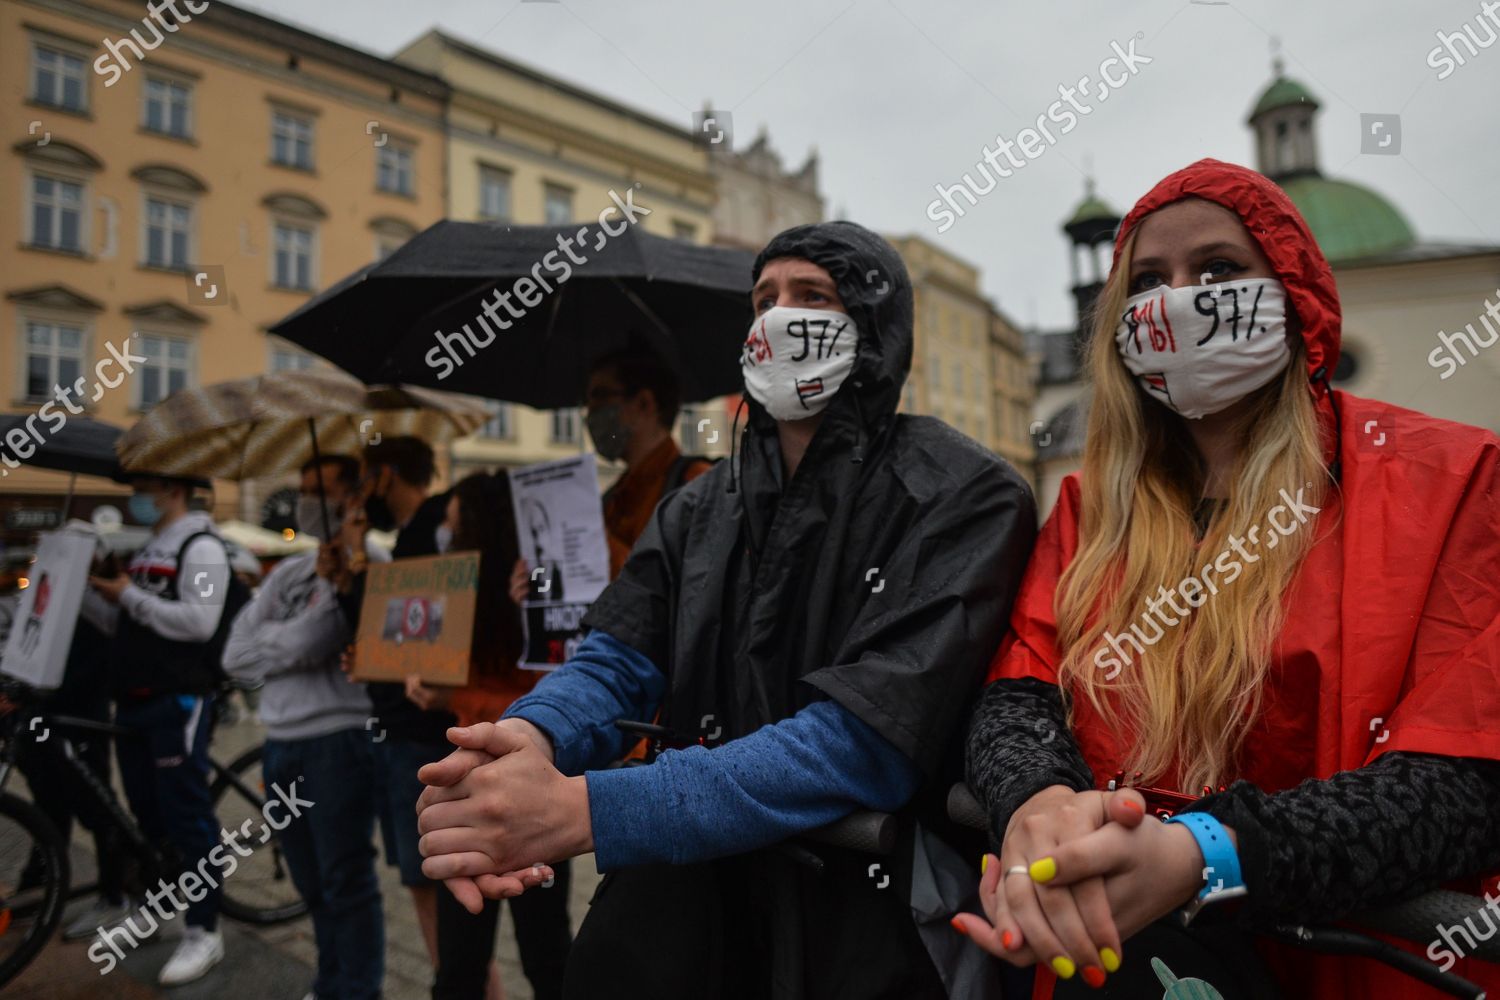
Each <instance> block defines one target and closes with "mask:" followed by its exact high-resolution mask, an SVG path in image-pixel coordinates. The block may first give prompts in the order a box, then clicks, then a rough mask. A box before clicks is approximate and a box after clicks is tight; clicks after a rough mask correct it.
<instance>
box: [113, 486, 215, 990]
mask: <svg viewBox="0 0 1500 1000" xmlns="http://www.w3.org/2000/svg"><path fill="white" fill-rule="evenodd" d="M132 484H133V485H134V487H135V492H134V494H133V495H132V496H131V497H130V502H129V507H130V514H131V517H133V518H134V519H135V520H136V521H138V522H140V523H141V524H145V525H149V526H150V527H151V537H150V538H148V539H147V540H146V544H145V545H144V546H143V547H142V548H141V550H140V551H139V552H137V553H136V554H135V556H134V557H133V558H132V559H131V560H130V566H129V569H128V571H127V572H126V573H121V574H119V575H118V576H113V577H102V576H91V577H89V585H90V586H91V587H92V588H93V589H92V591H91V593H90V594H89V595H88V598H87V601H88V605H87V606H86V613H87V614H88V617H89V620H90V621H91V622H93V623H94V624H95V625H96V626H97V627H99V628H100V630H101V631H103V632H105V633H106V634H107V635H110V636H111V637H112V639H113V650H112V655H111V658H110V664H109V669H110V672H111V678H110V679H111V689H112V693H113V695H114V698H115V705H116V708H115V722H116V723H118V724H119V725H121V726H124V727H126V728H127V729H129V730H131V735H130V736H123V737H121V738H119V739H118V740H116V742H115V756H116V759H117V761H118V763H119V765H120V781H121V783H122V784H123V785H124V786H125V796H126V798H127V799H128V800H129V802H130V809H131V811H132V812H133V813H134V814H135V817H136V820H137V821H138V822H139V823H140V825H141V829H142V830H143V831H144V832H145V834H146V836H147V838H148V839H150V840H151V841H152V842H154V843H159V844H163V845H165V846H166V847H167V848H168V849H169V850H170V851H171V852H172V853H174V854H175V855H176V860H177V861H178V862H179V863H180V864H181V865H182V866H183V868H184V869H188V868H194V867H195V866H197V865H199V864H202V863H203V862H204V860H205V859H207V858H208V857H209V854H210V853H211V852H212V851H213V850H214V849H215V848H216V847H218V846H219V823H218V820H216V819H215V818H214V810H213V801H212V799H211V798H210V796H209V788H208V772H209V762H208V742H209V739H210V737H211V735H212V731H213V715H214V713H213V701H214V692H215V691H217V689H218V685H219V680H218V676H217V664H215V663H214V662H213V661H214V659H215V658H216V649H215V646H214V637H215V635H216V634H218V632H219V625H220V620H221V619H222V618H223V617H224V609H225V601H226V599H227V596H228V594H229V556H228V553H227V551H226V550H225V547H224V540H223V538H221V537H220V536H219V534H218V532H217V531H216V530H215V529H214V524H213V519H212V518H211V517H209V515H208V514H207V513H206V512H204V511H202V510H197V509H194V501H193V493H194V489H195V488H197V487H201V486H207V485H208V484H207V483H206V482H204V481H202V480H187V479H182V478H175V477H164V476H155V475H146V474H137V475H135V476H134V477H133V479H132ZM205 883H206V889H205V890H204V891H203V892H202V894H201V897H200V898H198V899H191V898H190V899H189V901H188V903H187V904H186V907H185V910H186V915H185V916H184V918H183V923H184V924H185V929H184V932H183V937H182V941H181V942H180V943H179V944H178V946H177V948H176V950H175V951H174V952H173V953H172V957H171V958H170V959H168V960H167V964H166V965H165V966H163V967H162V970H161V972H160V973H159V974H158V976H157V981H158V982H159V983H160V984H161V985H163V986H178V985H181V984H183V983H189V982H192V981H193V980H195V979H200V978H202V977H203V976H204V975H206V974H207V973H208V971H209V970H210V969H212V968H213V967H214V966H215V965H217V964H218V963H219V962H221V961H223V959H224V938H223V935H222V934H220V933H219V930H218V918H219V897H220V894H221V888H220V883H219V882H218V880H217V879H211V880H205ZM148 898H149V896H148ZM153 924H154V921H153Z"/></svg>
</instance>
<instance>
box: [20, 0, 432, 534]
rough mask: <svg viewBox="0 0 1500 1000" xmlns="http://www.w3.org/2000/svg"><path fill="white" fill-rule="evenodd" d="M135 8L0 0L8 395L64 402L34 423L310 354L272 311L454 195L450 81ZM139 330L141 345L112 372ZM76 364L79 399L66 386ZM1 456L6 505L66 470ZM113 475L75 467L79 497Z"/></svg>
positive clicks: (56, 489)
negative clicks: (277, 327)
mask: <svg viewBox="0 0 1500 1000" xmlns="http://www.w3.org/2000/svg"><path fill="white" fill-rule="evenodd" d="M177 9H179V10H184V11H185V10H186V8H184V7H182V6H181V5H178V8H177ZM143 11H144V8H143V6H142V5H141V4H138V3H124V2H114V0H90V2H87V3H82V2H71V0H0V93H3V94H4V95H5V100H6V101H7V102H8V103H9V105H10V108H9V114H7V116H6V118H7V120H8V121H10V122H12V123H15V124H18V125H19V129H18V130H17V129H14V128H13V130H12V132H11V135H10V147H9V149H8V150H7V151H5V153H4V154H3V155H0V189H3V190H5V191H8V192H11V196H10V197H6V198H3V199H0V234H3V237H4V238H3V239H0V391H3V393H4V395H3V398H0V402H3V404H4V406H5V408H6V410H7V411H8V412H11V413H18V414H34V413H38V412H39V411H40V410H41V408H42V407H43V406H49V403H50V406H49V408H48V409H47V411H46V413H45V414H43V419H42V420H39V421H37V422H36V423H35V426H37V427H38V428H40V429H42V430H43V432H44V433H45V432H46V429H48V428H50V427H52V426H53V422H54V421H55V420H56V418H57V417H58V416H59V415H64V416H67V415H76V416H85V415H86V416H88V417H92V418H95V419H98V420H102V421H106V422H108V423H111V424H115V425H118V426H121V427H125V426H129V425H130V424H131V423H132V422H134V420H135V419H136V418H137V417H139V415H140V414H141V413H142V412H144V411H145V410H146V409H148V408H149V407H150V406H151V405H152V404H153V403H154V402H156V401H157V400H159V399H161V398H163V397H164V396H166V395H167V394H168V393H170V392H172V391H174V390H176V389H179V388H182V387H184V386H194V385H203V384H208V383H212V382H218V381H222V380H225V379H231V378H238V377H243V376H247V375H253V374H258V373H261V372H266V371H276V370H282V369H295V368H299V367H305V366H307V365H309V364H312V363H313V362H312V359H311V358H310V357H309V356H308V355H306V354H305V353H304V352H301V351H298V350H297V349H295V348H294V347H292V346H291V345H289V344H285V343H281V342H279V341H277V340H275V339H274V338H271V337H270V336H268V334H267V333H266V330H267V329H268V327H270V326H271V324H273V323H274V322H275V321H277V320H278V319H280V318H281V317H282V316H284V315H286V314H287V313H289V312H291V311H292V310H293V309H294V308H296V307H297V306H298V305H300V304H301V303H302V302H304V301H305V300H306V299H307V298H308V297H309V296H311V295H312V294H314V293H316V292H317V291H318V290H319V289H321V288H324V287H326V286H327V285H328V284H330V283H332V282H333V281H335V280H337V279H338V278H340V277H342V276H343V275H345V274H347V273H348V272H350V271H353V270H355V269H356V268H359V267H361V266H364V265H365V264H368V263H370V262H371V261H372V260H375V259H376V258H378V257H379V256H382V255H383V254H385V253H388V252H389V251H390V250H391V249H394V247H395V246H398V245H399V244H400V243H401V242H402V241H403V240H405V239H406V238H407V237H409V236H410V235H412V234H414V233H416V232H417V231H419V230H420V229H422V228H424V227H426V226H428V225H430V224H431V223H433V222H435V221H437V220H438V219H440V218H442V216H443V213H444V206H445V202H446V184H447V170H446V164H445V154H446V150H445V145H446V144H445V135H444V130H443V124H442V123H443V114H444V107H445V104H446V99H447V88H446V85H444V84H443V83H442V81H440V80H438V79H436V78H435V77H432V76H429V75H427V74H424V73H422V72H420V71H419V70H415V69H412V68H409V67H405V66H400V65H397V64H395V63H392V62H391V61H389V60H386V59H383V58H380V57H377V56H374V55H371V54H369V53H366V52H362V51H359V50H357V49H353V48H350V47H348V46H345V45H341V44H338V43H335V42H332V41H329V40H328V39H325V38H322V37H319V36H316V35H312V34H309V33H307V32H303V31H300V30H298V29H295V28H292V27H289V26H287V25H285V24H282V23H280V22H277V21H274V20H272V19H269V18H265V17H262V16H260V15H257V14H253V13H250V12H249V11H245V10H241V9H238V8H235V7H232V6H230V5H228V4H224V3H214V4H212V5H210V6H208V7H207V8H206V9H205V10H204V11H203V13H201V14H196V15H193V16H192V17H191V19H190V20H186V19H185V20H183V21H182V22H180V23H175V24H170V27H167V28H163V26H162V25H161V24H160V23H159V22H153V21H152V20H150V19H146V20H144V21H143V17H142V15H143ZM163 17H164V18H165V19H166V20H167V21H168V22H171V15H170V14H164V15H163ZM173 29H175V30H173ZM126 353H128V354H129V356H130V357H132V358H139V359H141V360H132V361H129V362H128V365H129V367H131V368H133V369H134V372H133V373H132V374H128V375H126V376H125V377H123V378H120V379H119V380H118V382H117V383H116V384H114V385H111V384H110V381H111V380H113V379H115V378H116V377H117V374H118V372H117V366H118V365H119V364H121V362H113V361H111V360H110V359H112V358H114V357H117V356H119V355H122V354H126ZM101 364H105V366H106V367H105V369H104V371H103V372H99V373H98V374H97V375H96V371H97V370H98V368H99V366H100V365H101ZM79 379H82V380H83V382H84V385H83V386H82V388H83V394H84V395H85V396H87V397H88V398H87V400H86V401H85V402H84V404H83V406H82V412H81V413H78V414H72V413H71V410H70V409H69V408H68V407H67V405H66V402H65V401H63V400H58V399H56V398H55V397H56V396H57V388H58V387H72V386H73V385H74V383H75V382H76V381H77V380H79ZM68 399H69V401H71V400H72V395H71V394H70V395H69V397H68ZM75 405H76V404H75ZM49 418H50V419H49ZM6 471H7V473H8V474H7V475H6V476H5V478H4V479H3V480H0V507H3V508H4V510H5V511H6V512H7V516H8V517H11V518H12V520H13V519H14V516H15V515H14V514H13V512H15V511H20V510H24V509H26V508H29V507H35V506H37V505H40V506H41V507H43V508H46V507H49V506H53V507H55V506H56V503H55V501H56V499H57V498H58V497H59V496H60V495H61V494H62V493H63V492H64V491H65V490H66V488H67V480H66V477H64V476H61V475H60V474H56V473H48V472H43V471H38V470H34V469H31V468H28V467H25V466H22V467H20V468H18V469H7V470H6ZM219 487H220V488H219V490H218V493H217V497H216V499H217V504H216V509H217V512H218V513H219V514H220V515H221V516H241V517H247V516H248V517H250V518H251V519H256V518H254V511H255V508H256V507H258V498H257V497H255V496H254V495H251V494H249V493H248V492H247V493H246V495H245V496H244V497H243V498H242V497H241V496H240V492H241V491H240V490H238V489H237V488H236V487H235V486H234V484H219ZM122 492H123V489H122V488H121V487H117V486H114V485H112V484H109V483H107V482H104V481H101V480H97V479H92V480H80V482H79V484H78V493H79V498H80V501H81V502H80V504H79V505H78V507H77V508H76V510H77V511H78V512H82V513H85V514H86V513H87V512H88V510H89V509H90V507H91V506H92V505H94V504H97V503H104V502H110V503H115V504H118V501H119V499H120V495H121V493H122Z"/></svg>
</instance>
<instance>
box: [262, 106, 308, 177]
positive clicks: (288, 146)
mask: <svg viewBox="0 0 1500 1000" xmlns="http://www.w3.org/2000/svg"><path fill="white" fill-rule="evenodd" d="M271 162H272V163H278V164H280V165H281V166H283V167H295V168H296V169H298V170H311V169H312V168H313V123H312V121H311V120H310V119H307V118H299V117H298V116H296V115H293V114H289V113H287V112H285V111H273V112H271Z"/></svg>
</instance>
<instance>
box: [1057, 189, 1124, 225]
mask: <svg viewBox="0 0 1500 1000" xmlns="http://www.w3.org/2000/svg"><path fill="white" fill-rule="evenodd" d="M1096 219H1108V220H1110V221H1111V222H1116V223H1118V222H1119V221H1120V213H1118V212H1116V211H1115V210H1114V209H1112V208H1110V207H1109V205H1108V204H1106V203H1105V202H1104V201H1103V200H1101V199H1100V198H1099V197H1097V196H1096V195H1094V194H1092V193H1090V194H1089V195H1088V196H1087V197H1085V198H1084V199H1083V201H1081V202H1079V203H1078V207H1077V208H1076V209H1074V210H1073V216H1072V218H1070V219H1069V220H1068V221H1067V222H1065V223H1064V225H1065V226H1076V225H1078V224H1079V223H1080V222H1093V221H1094V220H1096Z"/></svg>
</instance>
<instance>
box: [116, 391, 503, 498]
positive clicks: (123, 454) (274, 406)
mask: <svg viewBox="0 0 1500 1000" xmlns="http://www.w3.org/2000/svg"><path fill="white" fill-rule="evenodd" d="M489 417H490V414H489V411H488V410H486V409H485V407H484V404H483V403H482V402H480V401H479V400H476V399H472V398H469V397H465V396H459V395H457V394H454V393H448V392H438V391H436V390H433V389H422V388H417V387H414V386H373V387H370V386H365V385H362V384H361V383H360V382H359V381H357V380H356V379H353V378H350V377H349V376H348V375H345V374H343V373H342V372H333V371H318V370H307V371H297V372H278V373H276V374H274V375H257V376H254V377H252V378H242V379H235V380H233V381H230V382H219V383H216V384H214V385H206V386H202V387H201V388H197V389H182V390H179V391H177V392H174V393H173V394H172V395H170V396H168V397H167V398H166V399H164V400H162V401H161V402H160V403H157V404H156V405H155V406H153V407H152V408H151V411H150V412H149V413H147V414H146V415H145V416H144V417H142V418H141V419H140V421H138V422H137V423H136V425H135V426H134V427H132V428H130V430H128V431H126V432H125V434H124V436H123V437H121V438H120V441H119V454H120V463H121V464H122V465H123V466H124V467H125V468H126V469H127V470H131V471H142V472H152V473H156V474H158V475H169V476H212V477H215V478H220V479H254V478H257V477H259V476H273V475H280V474H282V473H286V472H295V471H297V470H298V469H300V468H301V467H302V466H303V465H304V464H305V463H306V462H307V461H308V460H310V459H311V458H312V457H313V447H314V444H315V442H314V441H313V440H312V433H310V432H315V433H316V434H317V441H316V447H317V449H318V451H319V453H321V454H325V455H326V454H335V453H344V454H355V453H357V452H358V451H359V449H360V448H361V447H362V446H363V445H364V444H367V443H371V442H373V441H375V440H378V438H377V435H388V436H390V435H398V434H410V435H413V436H415V437H420V438H422V439H423V440H426V441H428V442H433V443H441V442H444V441H448V440H452V439H453V438H456V437H463V436H464V435H466V434H471V433H473V432H474V431H475V430H478V429H479V427H480V425H481V424H483V423H484V422H485V421H486V420H488V419H489Z"/></svg>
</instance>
